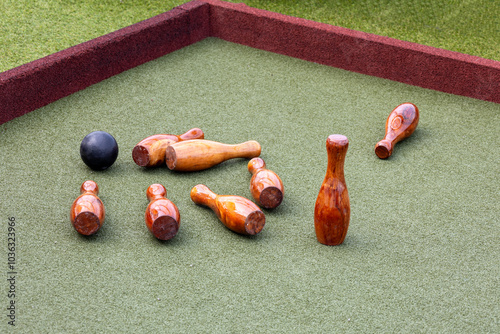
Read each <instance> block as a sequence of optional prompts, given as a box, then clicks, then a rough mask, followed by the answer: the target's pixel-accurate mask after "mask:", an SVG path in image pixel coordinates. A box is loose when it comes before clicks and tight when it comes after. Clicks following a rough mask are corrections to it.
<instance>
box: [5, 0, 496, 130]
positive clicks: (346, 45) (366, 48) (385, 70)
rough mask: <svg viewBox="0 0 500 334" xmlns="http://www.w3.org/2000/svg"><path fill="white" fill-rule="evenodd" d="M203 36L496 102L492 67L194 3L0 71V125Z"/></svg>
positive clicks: (232, 7) (243, 8)
mask: <svg viewBox="0 0 500 334" xmlns="http://www.w3.org/2000/svg"><path fill="white" fill-rule="evenodd" d="M209 36H213V37H218V38H221V39H224V40H227V41H229V42H234V43H238V44H243V45H247V46H250V47H254V48H258V49H262V50H266V51H270V52H274V53H279V54H283V55H287V56H291V57H296V58H300V59H304V60H307V61H312V62H316V63H319V64H324V65H328V66H333V67H338V68H342V69H345V70H348V71H353V72H358V73H363V74H367V75H372V76H377V77H381V78H385V79H390V80H393V81H398V82H403V83H406V84H410V85H415V86H419V87H423V88H428V89H433V90H437V91H442V92H446V93H451V94H456V95H462V96H467V97H472V98H476V99H481V100H485V101H491V102H495V103H500V62H498V61H494V60H489V59H484V58H480V57H476V56H470V55H465V54H461V53H458V52H453V51H448V50H443V49H438V48H434V47H429V46H425V45H420V44H416V43H410V42H405V41H400V40H396V39H393V38H388V37H383V36H378V35H373V34H368V33H364V32H360V31H355V30H350V29H346V28H341V27H336V26H332V25H328V24H324V23H318V22H314V21H309V20H305V19H301V18H295V17H291V16H286V15H283V14H278V13H273V12H269V11H266V10H262V9H256V8H252V7H249V6H247V5H245V4H243V3H238V4H235V3H229V2H224V1H220V0H193V1H191V2H188V3H186V4H184V5H181V6H179V7H176V8H174V9H172V10H170V11H168V12H165V13H163V14H160V15H158V16H155V17H153V18H150V19H148V20H145V21H142V22H139V23H136V24H133V25H131V26H128V27H125V28H123V29H120V30H117V31H115V32H113V33H110V34H107V35H104V36H101V37H98V38H96V39H93V40H90V41H88V42H85V43H82V44H79V45H76V46H74V47H71V48H68V49H66V50H63V51H60V52H56V53H54V54H52V55H49V56H47V57H44V58H41V59H38V60H35V61H33V62H30V63H28V64H25V65H21V66H19V67H16V68H14V69H12V70H8V71H5V72H3V73H0V124H2V123H5V122H7V121H9V120H11V119H13V118H15V117H18V116H21V115H24V114H25V113H28V112H30V111H33V110H35V109H38V108H40V107H43V106H45V105H47V104H49V103H52V102H54V101H56V100H58V99H60V98H62V97H65V96H68V95H70V94H73V93H75V92H77V91H79V90H82V89H84V88H86V87H88V86H90V85H93V84H95V83H98V82H100V81H102V80H105V79H107V78H109V77H111V76H114V75H116V74H119V73H121V72H123V71H126V70H128V69H131V68H133V67H136V66H138V65H140V64H143V63H145V62H148V61H151V60H153V59H156V58H158V57H161V56H163V55H166V54H168V53H170V52H173V51H175V50H178V49H181V48H183V47H185V46H188V45H190V44H193V43H196V42H198V41H201V40H202V39H204V38H206V37H209ZM410 99H411V98H410Z"/></svg>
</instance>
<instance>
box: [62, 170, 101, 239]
mask: <svg viewBox="0 0 500 334" xmlns="http://www.w3.org/2000/svg"><path fill="white" fill-rule="evenodd" d="M80 193H81V195H80V196H78V198H77V199H76V200H75V201H74V202H73V205H71V210H70V220H71V223H72V224H73V227H74V228H75V230H77V231H78V233H80V234H83V235H92V234H95V233H97V231H99V229H100V228H101V226H102V224H103V223H104V217H105V210H104V205H103V203H102V201H101V199H100V198H99V197H97V195H98V194H99V187H98V185H97V183H95V182H94V181H91V180H88V181H85V182H83V183H82V185H81V187H80Z"/></svg>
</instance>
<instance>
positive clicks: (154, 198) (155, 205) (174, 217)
mask: <svg viewBox="0 0 500 334" xmlns="http://www.w3.org/2000/svg"><path fill="white" fill-rule="evenodd" d="M146 196H147V198H148V200H149V202H150V203H149V205H148V207H147V208H146V213H145V215H144V219H145V221H146V226H147V227H148V229H149V231H151V233H153V235H154V236H155V237H156V238H158V239H160V240H169V239H172V238H173V237H175V236H176V234H177V232H178V231H179V227H180V223H181V216H180V214H179V209H178V208H177V206H176V205H175V204H174V203H173V202H172V201H170V200H169V199H167V198H166V196H167V190H166V189H165V187H164V186H163V185H161V184H157V183H155V184H152V185H150V186H149V187H148V189H147V191H146Z"/></svg>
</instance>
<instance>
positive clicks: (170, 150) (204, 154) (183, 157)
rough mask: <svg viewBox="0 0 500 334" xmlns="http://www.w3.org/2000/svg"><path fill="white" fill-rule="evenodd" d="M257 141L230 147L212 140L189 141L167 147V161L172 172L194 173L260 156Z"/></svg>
mask: <svg viewBox="0 0 500 334" xmlns="http://www.w3.org/2000/svg"><path fill="white" fill-rule="evenodd" d="M260 150H261V148H260V144H259V143H258V142H256V141H255V140H250V141H246V142H244V143H241V144H236V145H229V144H223V143H219V142H215V141H211V140H198V139H193V140H187V141H183V142H178V143H175V144H172V145H170V146H169V147H167V151H166V155H165V159H166V162H167V166H168V168H169V169H171V170H175V171H181V172H194V171H200V170H204V169H207V168H210V167H213V166H215V165H218V164H220V163H221V162H224V161H226V160H229V159H234V158H249V159H251V158H254V157H258V156H259V155H260Z"/></svg>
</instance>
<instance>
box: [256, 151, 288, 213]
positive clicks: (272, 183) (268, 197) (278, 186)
mask: <svg viewBox="0 0 500 334" xmlns="http://www.w3.org/2000/svg"><path fill="white" fill-rule="evenodd" d="M248 171H249V172H250V173H251V174H252V179H251V180H250V192H251V193H252V196H253V198H254V199H255V201H256V202H257V203H258V204H259V205H260V206H262V207H264V208H266V209H274V208H276V207H277V206H278V205H280V204H281V201H282V200H283V194H284V189H283V182H281V179H280V177H279V176H278V175H277V174H276V173H275V172H273V171H271V170H269V169H266V163H265V162H264V160H262V159H261V158H253V159H252V160H250V161H249V162H248Z"/></svg>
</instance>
